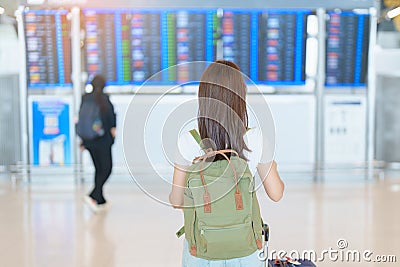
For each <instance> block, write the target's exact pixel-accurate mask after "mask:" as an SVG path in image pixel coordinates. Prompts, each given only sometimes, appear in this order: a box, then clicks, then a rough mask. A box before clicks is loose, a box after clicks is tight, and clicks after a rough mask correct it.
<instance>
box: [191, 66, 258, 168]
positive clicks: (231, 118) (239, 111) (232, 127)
mask: <svg viewBox="0 0 400 267" xmlns="http://www.w3.org/2000/svg"><path fill="white" fill-rule="evenodd" d="M198 97H199V112H198V118H197V122H198V127H199V132H200V136H201V139H202V140H203V143H204V145H205V146H206V147H212V148H213V150H222V149H233V150H235V151H236V152H237V153H238V154H239V156H240V157H241V158H243V159H245V160H247V158H246V157H245V155H244V150H247V151H250V149H249V148H248V147H247V145H246V143H245V141H244V135H245V133H246V130H247V127H248V115H247V108H246V84H245V82H244V79H243V74H242V73H241V71H240V69H239V67H238V66H237V65H236V64H235V63H233V62H230V61H226V60H217V61H215V62H213V63H211V64H210V66H208V68H207V69H206V70H205V71H204V73H203V75H202V77H201V80H200V85H199V92H198ZM220 159H223V157H222V156H221V155H217V156H216V158H215V159H214V161H216V160H220Z"/></svg>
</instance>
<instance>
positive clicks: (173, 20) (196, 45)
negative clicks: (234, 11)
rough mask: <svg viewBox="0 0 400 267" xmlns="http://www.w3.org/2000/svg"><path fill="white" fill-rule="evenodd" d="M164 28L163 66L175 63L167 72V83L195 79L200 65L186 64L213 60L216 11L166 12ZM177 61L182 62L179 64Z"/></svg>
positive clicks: (200, 69)
mask: <svg viewBox="0 0 400 267" xmlns="http://www.w3.org/2000/svg"><path fill="white" fill-rule="evenodd" d="M162 24H163V29H164V31H165V36H166V38H165V39H166V40H167V43H166V44H165V47H166V48H167V51H168V53H167V54H168V55H167V57H164V58H163V60H164V65H165V66H168V67H170V66H174V65H176V64H178V67H177V68H174V69H171V70H170V71H169V72H168V81H170V82H189V81H198V80H199V79H200V77H201V74H202V73H203V71H204V65H203V64H185V63H188V62H193V61H214V60H215V56H216V55H215V54H216V53H215V51H216V39H215V38H214V37H215V35H216V33H217V31H218V18H217V12H216V10H180V11H170V12H167V14H166V16H165V17H163V23H162ZM179 64H183V65H180V66H179Z"/></svg>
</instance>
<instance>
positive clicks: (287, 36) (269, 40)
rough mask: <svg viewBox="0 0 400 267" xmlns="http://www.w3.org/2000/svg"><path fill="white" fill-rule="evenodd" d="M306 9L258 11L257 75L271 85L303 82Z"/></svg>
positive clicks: (262, 81)
mask: <svg viewBox="0 0 400 267" xmlns="http://www.w3.org/2000/svg"><path fill="white" fill-rule="evenodd" d="M309 14H311V11H309V10H267V11H263V12H262V13H260V14H259V15H258V42H257V43H256V45H257V46H258V47H257V48H254V50H255V51H258V57H257V61H258V62H256V63H254V64H256V65H257V68H256V69H257V70H258V73H257V76H256V77H255V76H254V74H253V75H252V78H253V80H254V81H257V82H259V83H266V84H270V85H303V84H305V79H306V77H305V46H306V39H307V16H308V15H309Z"/></svg>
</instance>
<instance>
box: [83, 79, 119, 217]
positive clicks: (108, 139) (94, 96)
mask: <svg viewBox="0 0 400 267" xmlns="http://www.w3.org/2000/svg"><path fill="white" fill-rule="evenodd" d="M105 84H106V80H105V79H104V77H103V76H101V75H97V76H95V77H94V78H93V80H92V82H91V85H92V87H93V91H92V92H91V93H89V94H85V95H83V96H82V103H84V102H86V101H94V102H95V103H96V104H97V105H98V106H99V108H100V113H101V122H102V127H103V130H104V135H102V136H101V137H97V138H96V139H93V140H82V144H81V149H82V150H84V149H87V150H88V151H89V153H90V156H91V158H92V160H93V164H94V167H95V176H94V188H93V190H92V191H91V193H90V194H89V195H88V196H85V198H84V200H85V202H86V203H87V204H88V205H89V207H90V208H91V209H92V210H93V211H94V212H97V211H99V210H100V209H102V208H104V207H105V204H106V199H105V198H104V195H103V186H104V184H105V183H106V181H107V179H108V177H109V176H110V174H111V169H112V156H111V146H112V145H113V144H114V139H115V133H116V116H115V113H114V107H113V105H112V104H111V102H110V99H109V97H108V96H107V95H106V94H104V92H103V89H104V87H105Z"/></svg>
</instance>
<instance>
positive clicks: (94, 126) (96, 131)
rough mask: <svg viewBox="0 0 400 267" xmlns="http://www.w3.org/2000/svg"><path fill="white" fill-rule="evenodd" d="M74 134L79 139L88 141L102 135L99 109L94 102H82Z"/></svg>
mask: <svg viewBox="0 0 400 267" xmlns="http://www.w3.org/2000/svg"><path fill="white" fill-rule="evenodd" d="M76 132H77V134H78V136H79V137H80V138H82V139H83V140H88V141H89V140H93V139H96V138H98V137H101V136H103V135H104V129H103V123H102V121H101V112H100V108H99V106H98V105H97V103H96V102H95V101H83V102H82V105H81V109H80V110H79V120H78V123H77V125H76Z"/></svg>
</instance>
